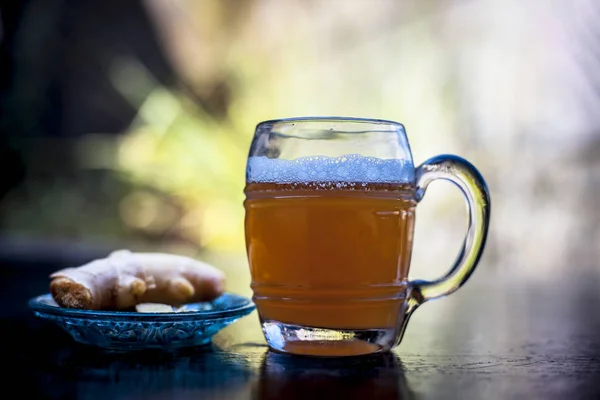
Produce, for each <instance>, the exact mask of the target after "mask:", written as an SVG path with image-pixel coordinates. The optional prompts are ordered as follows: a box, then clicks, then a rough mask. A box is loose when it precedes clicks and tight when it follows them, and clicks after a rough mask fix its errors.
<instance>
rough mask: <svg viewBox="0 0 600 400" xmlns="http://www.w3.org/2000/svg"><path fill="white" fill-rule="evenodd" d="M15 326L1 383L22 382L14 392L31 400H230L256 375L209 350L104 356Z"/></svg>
mask: <svg viewBox="0 0 600 400" xmlns="http://www.w3.org/2000/svg"><path fill="white" fill-rule="evenodd" d="M3 322H7V321H3ZM15 322H16V321H15ZM15 322H13V325H12V327H11V328H9V329H11V331H12V333H13V335H11V336H13V339H14V340H17V339H16V337H17V336H21V339H20V340H19V341H18V342H17V343H13V345H14V344H16V345H18V346H13V347H12V348H6V352H7V354H8V353H11V354H10V357H9V359H11V361H13V360H14V362H13V363H11V366H10V367H9V368H10V371H9V373H8V376H9V378H8V379H7V382H13V377H14V379H15V380H14V382H15V385H16V384H17V383H16V381H17V380H18V381H20V382H23V383H19V384H18V387H19V388H20V389H19V391H20V392H21V393H23V394H26V395H27V394H29V395H31V397H35V398H49V399H58V398H83V397H85V398H87V399H94V398H102V399H119V398H144V399H153V398H164V397H165V396H167V397H179V396H192V397H197V398H212V397H214V396H218V395H221V394H223V393H226V394H228V395H231V396H228V397H230V398H236V396H237V394H239V393H242V392H244V391H247V390H248V387H249V386H250V385H251V381H252V378H253V377H254V376H255V375H256V372H255V369H254V370H253V369H252V368H251V365H249V364H248V363H247V362H245V360H244V359H242V358H236V357H231V356H230V355H228V354H227V353H224V352H223V351H221V350H220V349H219V348H217V347H215V346H213V345H207V346H203V347H199V348H194V349H188V350H182V351H179V352H177V353H162V352H159V351H140V352H131V353H108V352H105V351H102V350H99V349H96V348H93V347H89V346H84V345H80V344H77V343H74V342H73V341H72V339H71V338H70V337H69V336H68V335H67V334H66V333H64V332H62V331H61V330H60V329H58V328H56V327H54V326H52V325H50V324H48V323H46V322H37V321H32V322H31V323H30V324H29V325H30V326H29V327H26V326H22V327H16V326H15V325H14V323H15ZM33 325H35V326H33ZM5 328H6V327H5ZM15 328H16V329H19V330H20V331H21V334H19V333H18V332H17V331H16V329H15ZM31 332H35V333H36V336H35V337H33V336H32V335H33V334H32V333H31ZM9 386H10V384H9ZM25 397H30V396H25Z"/></svg>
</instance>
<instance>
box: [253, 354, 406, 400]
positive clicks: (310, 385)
mask: <svg viewBox="0 0 600 400" xmlns="http://www.w3.org/2000/svg"><path fill="white" fill-rule="evenodd" d="M315 396H316V397H318V398H326V397H330V398H339V399H344V400H351V399H396V400H398V399H403V400H410V399H414V398H415V395H414V393H413V392H412V390H411V389H410V387H409V385H408V382H407V380H406V377H405V375H404V369H403V367H402V362H401V361H400V359H399V358H398V356H396V355H395V354H394V353H385V354H373V355H369V356H366V357H354V358H344V359H343V361H342V359H339V358H330V359H318V360H315V359H314V358H309V357H294V358H293V359H292V358H290V357H289V356H286V355H283V354H276V353H273V352H268V353H267V354H266V355H265V357H264V359H263V361H262V365H261V367H260V376H259V378H258V380H257V381H256V383H255V385H254V387H253V390H252V399H255V400H269V399H288V400H291V399H303V400H305V399H310V398H314V397H315Z"/></svg>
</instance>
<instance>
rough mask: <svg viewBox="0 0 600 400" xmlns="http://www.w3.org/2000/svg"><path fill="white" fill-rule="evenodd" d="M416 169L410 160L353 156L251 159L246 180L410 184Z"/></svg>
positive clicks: (263, 181) (264, 181)
mask: <svg viewBox="0 0 600 400" xmlns="http://www.w3.org/2000/svg"><path fill="white" fill-rule="evenodd" d="M414 176H415V172H414V166H413V164H412V162H410V161H406V160H384V159H380V158H375V157H366V156H361V155H358V154H351V155H346V156H342V157H335V158H334V157H326V156H312V157H302V158H297V159H295V160H283V159H279V158H267V157H250V158H249V159H248V166H247V169H246V180H247V181H248V182H259V183H305V182H355V183H356V182H358V183H361V182H367V183H410V182H413V181H414Z"/></svg>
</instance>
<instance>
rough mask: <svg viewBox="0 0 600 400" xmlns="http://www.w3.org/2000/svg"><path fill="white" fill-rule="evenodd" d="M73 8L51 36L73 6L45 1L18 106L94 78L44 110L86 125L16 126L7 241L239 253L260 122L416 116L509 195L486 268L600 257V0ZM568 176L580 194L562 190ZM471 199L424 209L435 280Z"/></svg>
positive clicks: (419, 152)
mask: <svg viewBox="0 0 600 400" xmlns="http://www.w3.org/2000/svg"><path fill="white" fill-rule="evenodd" d="M34 2H35V1H33V0H32V3H34ZM38 3H40V4H44V2H43V1H41V0H39V1H38ZM134 3H135V4H139V5H142V6H143V7H142V6H140V7H138V8H135V7H133V6H132V4H134ZM69 4H70V6H69V8H68V10H67V11H68V12H67V11H64V13H63V14H64V15H67V16H70V18H75V17H76V18H75V19H77V21H76V23H73V24H71V25H69V27H70V30H67V31H68V33H69V34H68V35H62V36H61V34H60V32H63V31H64V29H63V28H64V27H62V26H59V27H58V28H56V29H54V30H55V31H58V32H59V33H55V34H54V35H50V33H49V32H51V31H52V29H51V27H52V26H53V25H52V24H53V23H56V24H57V25H59V22H60V21H62V19H61V18H63V19H64V18H66V17H64V16H63V17H60V15H59V14H60V13H58V11H56V8H51V7H48V6H47V5H45V6H44V8H43V10H42V11H40V12H39V13H38V14H39V15H41V16H53V18H51V19H49V18H41V17H40V18H39V20H38V22H40V21H45V24H41V22H40V23H39V27H40V28H39V29H38V26H37V25H36V24H33V25H31V24H30V25H27V24H24V25H23V26H29V27H30V28H31V29H30V30H31V31H36V29H37V33H38V35H37V36H35V35H33V34H31V32H30V33H29V34H28V35H24V38H22V39H21V43H22V45H21V46H22V49H23V50H22V54H21V53H19V54H21V58H22V59H21V64H19V65H20V66H21V68H19V69H17V70H16V76H17V77H18V75H19V73H21V74H22V76H21V78H20V80H18V79H17V80H14V81H15V82H22V87H21V88H24V89H27V90H24V89H23V90H21V89H19V90H15V93H17V94H19V95H21V97H22V94H23V93H26V94H27V96H29V97H27V98H26V99H25V100H23V103H21V107H20V108H18V110H17V111H18V113H17V112H15V113H12V115H14V116H17V117H18V119H19V121H21V123H22V125H23V126H27V127H29V126H31V125H32V123H31V121H32V120H33V117H32V116H35V115H36V112H38V111H39V108H40V107H41V106H40V105H39V104H40V102H39V101H37V100H38V97H41V95H39V94H40V93H42V91H41V90H38V88H37V87H34V86H32V83H31V82H38V83H39V82H42V81H44V80H45V79H47V76H49V75H50V72H49V71H55V75H63V76H67V77H70V76H76V77H77V80H75V81H73V82H67V83H66V84H62V85H60V87H61V88H62V91H59V93H60V96H54V97H50V99H51V101H50V103H51V104H52V105H54V108H51V109H50V111H49V112H47V115H46V117H45V119H44V121H46V122H47V121H53V118H58V117H57V115H58V114H59V113H64V114H65V115H67V116H68V117H69V118H65V119H66V120H67V122H70V124H65V125H64V126H61V128H60V129H57V131H60V132H67V133H68V135H67V134H65V135H67V136H69V135H71V136H69V137H62V138H58V137H52V135H46V136H44V137H43V138H42V139H40V137H39V136H31V137H29V139H27V140H24V139H21V138H17V140H16V142H15V141H14V137H11V140H13V142H11V144H10V146H11V148H13V149H14V148H18V149H19V151H20V154H21V156H22V158H23V163H24V164H25V165H26V166H27V168H26V177H25V179H24V180H23V182H22V184H21V185H20V186H18V187H16V188H14V189H13V190H12V191H11V192H10V193H8V195H7V196H6V197H5V198H4V199H2V201H0V216H1V224H2V225H1V228H2V229H3V230H5V231H7V232H9V233H20V234H31V235H43V236H47V237H50V236H64V237H71V238H86V239H90V240H92V239H93V240H112V241H117V242H118V243H137V244H140V245H142V244H145V245H150V246H158V245H161V246H164V245H168V246H179V248H181V247H185V248H189V249H193V250H194V251H195V250H202V249H212V250H222V251H225V250H226V251H235V252H240V253H241V252H243V251H244V245H243V215H244V210H243V206H242V202H243V199H244V196H243V187H244V170H245V162H246V155H247V151H248V147H249V144H250V141H251V138H252V133H253V130H254V127H255V125H256V124H257V123H258V122H260V121H262V120H265V119H272V118H282V117H292V116H308V115H341V116H355V117H371V118H384V119H392V120H397V121H400V122H402V123H404V125H405V126H406V128H407V133H408V136H409V140H410V144H411V147H412V151H413V155H414V159H415V162H416V163H417V164H418V163H420V162H422V161H423V160H425V159H426V158H428V157H430V156H433V155H435V154H439V153H456V154H459V155H461V156H463V157H465V158H467V159H469V160H470V161H472V162H473V164H475V165H476V166H477V167H478V169H479V170H480V171H481V172H482V174H483V175H484V177H485V178H486V180H487V182H488V185H489V187H490V189H491V192H492V203H493V204H494V210H493V214H492V225H491V232H490V236H489V240H488V245H487V248H486V252H485V256H484V257H485V260H486V262H488V263H489V264H492V265H502V266H503V267H504V266H513V265H514V266H522V265H527V266H528V268H525V269H523V273H526V274H529V275H530V276H531V277H532V279H542V278H541V277H543V276H544V275H543V274H539V273H537V272H538V271H539V270H540V269H544V268H547V266H548V265H562V264H565V265H566V264H568V260H569V259H570V257H571V256H573V255H574V254H576V255H578V256H581V257H584V258H585V260H588V261H586V262H588V263H589V264H590V265H592V264H593V265H597V263H596V261H597V259H598V257H599V256H600V244H599V243H600V233H599V231H598V230H597V229H596V228H597V225H598V218H600V212H598V210H597V209H596V208H594V207H595V206H594V205H595V204H597V203H598V201H599V200H598V199H599V196H600V189H599V188H600V187H599V186H598V181H599V180H598V176H600V174H599V171H600V169H598V165H599V161H598V160H599V156H598V155H599V154H600V151H599V150H598V149H599V148H600V147H599V146H600V144H599V143H600V141H599V140H598V139H597V138H598V137H599V133H600V113H598V112H597V110H598V109H599V108H598V107H599V106H600V96H598V93H600V92H599V91H598V87H599V86H598V79H597V78H598V73H597V68H596V66H597V65H598V59H597V54H596V53H597V52H595V50H596V49H597V48H598V45H597V43H596V42H594V39H593V38H594V37H595V38H597V37H598V32H599V31H598V24H597V20H598V16H599V15H600V7H598V6H597V4H596V3H595V2H593V1H592V0H581V1H580V2H572V3H571V2H560V1H548V2H522V1H519V0H507V1H503V2H497V1H494V0H477V1H467V0H452V1H445V0H431V1H419V0H407V1H393V0H373V1H361V0H354V1H352V0H348V1H327V0H311V1H303V0H289V1H285V2H283V1H279V0H253V1H243V2H241V1H222V0H202V1H196V0H139V1H136V2H134V1H132V2H125V3H122V2H115V3H114V4H113V3H112V2H108V3H100V2H72V3H69ZM111 4H112V6H111V7H112V9H111V10H112V11H107V10H109V9H110V7H109V5H111ZM78 7H79V8H86V10H85V13H84V12H83V11H81V13H83V14H82V15H79V14H77V13H76V12H75V11H74V10H75V9H77V8H78ZM140 9H141V10H143V12H140ZM81 13H80V14H81ZM59 17H60V18H59ZM140 18H141V22H140ZM52 21H54V22H52ZM56 21H58V22H56ZM148 21H150V22H148ZM32 27H33V28H32ZM34 28H36V29H34ZM42 28H43V29H42ZM59 28H60V29H59ZM47 38H50V39H51V40H50V39H47ZM34 39H35V40H34ZM61 43H71V44H72V47H73V49H74V50H73V51H71V52H70V53H68V54H67V55H63V56H62V61H61V62H62V63H64V64H65V65H66V66H67V67H69V68H64V65H62V64H61V65H59V66H55V65H51V66H52V68H51V67H50V66H48V67H47V68H46V67H44V68H42V69H41V72H43V73H37V72H36V70H35V68H33V67H32V66H46V65H47V64H48V65H50V64H51V61H52V60H53V57H54V56H55V54H59V53H55V52H54V51H55V49H56V46H57V45H58V44H61ZM24 44H28V45H27V46H25V45H24ZM34 49H45V51H44V52H39V51H35V50H34ZM590 49H591V50H593V51H590ZM113 50H114V51H113ZM41 53H44V54H46V55H47V58H43V59H42V58H39V57H40V56H39V54H41ZM157 53H161V54H159V56H160V57H158V56H156V54H157ZM19 54H17V55H19ZM148 54H154V55H155V56H149V55H148ZM584 55H585V56H584ZM163 58H164V59H165V60H168V62H162V61H161V60H163ZM157 59H158V60H159V61H157ZM90 60H92V61H93V63H92V64H91V67H89V66H88V65H87V64H86V62H89V61H90ZM165 64H168V68H167V66H165ZM23 66H25V67H27V68H23ZM88 67H89V68H88ZM92 67H93V68H92ZM61 68H62V69H61ZM90 70H94V71H97V75H92V74H91V73H90V72H89V71H90ZM23 71H24V72H23ZM27 71H29V75H27V74H26V73H25V72H27ZM65 71H66V72H65ZM165 71H167V72H168V73H166V72H165ZM0 72H2V71H0ZM67 72H68V73H67ZM75 72H76V73H75ZM92 76H93V78H91V77H92ZM28 77H29V78H31V77H34V78H36V79H29V78H28ZM94 82H95V83H97V84H96V86H94V85H93V83H94ZM46 86H48V88H49V89H48V88H46V87H45V86H44V88H43V89H48V92H49V93H54V92H53V90H55V87H54V86H52V85H50V84H47V85H46ZM100 89H102V90H100ZM77 90H79V91H77ZM113 92H114V93H113ZM73 93H75V94H73ZM98 93H101V94H103V95H98ZM106 93H112V95H111V96H112V97H110V96H108V95H107V94H106ZM68 94H71V97H70V98H71V102H66V101H65V98H66V97H68V96H67V95H68ZM17 97H18V96H17ZM79 103H84V104H85V105H86V108H82V107H79ZM23 104H25V106H23ZM106 110H111V112H106ZM128 110H130V111H131V113H130V112H129V111H128ZM119 113H120V114H119ZM116 114H118V115H120V116H121V117H120V118H115V119H114V120H113V119H111V118H112V117H114V115H116ZM129 114H131V118H129ZM17 117H15V118H17ZM128 118H129V119H128ZM90 120H94V121H96V125H95V126H94V128H90V127H88V125H86V122H87V121H90ZM115 120H118V121H121V122H122V121H126V123H122V124H121V125H119V124H115V122H114V121H115ZM106 121H108V122H107V123H106V124H103V123H104V122H106ZM73 126H77V127H80V129H79V131H77V130H74V129H72V127H73ZM82 126H83V128H81V127H82ZM114 126H118V127H119V129H112V130H111V129H109V128H114ZM13 128H14V125H11V128H10V129H13ZM28 129H29V128H28ZM30 130H33V131H35V129H34V128H31V129H30ZM7 131H8V130H7ZM75 131H77V132H79V133H83V134H77V135H75V134H74V133H73V132H75ZM115 131H116V133H118V134H115ZM51 133H52V132H51ZM47 136H50V137H47ZM55 136H56V135H55ZM0 150H2V149H0ZM1 154H4V153H2V151H0V155H1ZM567 187H568V188H569V190H570V191H571V192H574V193H577V195H574V196H565V195H564V190H565V189H564V188H567ZM446 189H447V190H446ZM463 207H464V206H463V203H462V200H461V198H460V195H459V193H458V192H456V191H455V190H454V188H447V187H444V185H443V184H441V185H439V186H438V185H437V183H436V184H435V185H432V187H431V188H430V189H429V190H428V195H427V196H426V198H425V200H424V201H423V202H422V204H421V205H420V207H419V211H418V218H417V227H416V230H415V243H416V244H417V245H416V246H415V254H414V257H413V258H414V260H415V261H414V263H415V264H418V265H432V266H435V267H434V269H435V270H434V269H432V270H431V271H429V272H430V274H431V277H435V276H439V275H440V274H441V273H442V272H443V271H444V268H445V267H446V266H447V265H450V263H451V261H452V259H453V256H454V255H455V252H456V249H458V248H459V244H460V240H461V239H462V234H458V233H460V232H463V230H464V224H465V222H464V213H463V211H464V208H463ZM565 210H569V211H571V210H576V212H574V211H573V212H565ZM557 226H558V227H560V228H556V227H557ZM582 232H586V234H585V235H583V234H582ZM567 238H578V239H577V240H567ZM419 243H427V245H426V246H423V245H419ZM517 250H518V251H517ZM582 255H583V256H582ZM557 260H563V261H564V262H559V261H557ZM594 263H595V264H594ZM437 266H439V268H438V267H437ZM419 275H420V276H421V271H419Z"/></svg>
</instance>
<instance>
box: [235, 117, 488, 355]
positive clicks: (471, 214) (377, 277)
mask: <svg viewBox="0 0 600 400" xmlns="http://www.w3.org/2000/svg"><path fill="white" fill-rule="evenodd" d="M436 179H446V180H448V181H450V182H452V183H454V184H455V185H456V186H457V187H458V188H459V189H460V190H461V192H462V193H463V195H464V196H465V199H466V202H467V205H468V222H469V223H468V229H467V233H466V237H465V240H464V243H463V246H462V248H461V250H460V252H459V255H458V257H457V259H456V261H455V262H454V265H453V266H452V267H451V268H450V270H449V271H448V273H447V274H446V275H445V276H444V277H442V278H441V279H438V280H436V281H432V282H426V281H409V280H408V271H409V267H410V258H411V251H412V244H413V229H414V223H415V208H416V205H417V203H418V202H419V201H420V200H421V198H422V197H423V195H424V194H425V190H426V189H427V186H428V185H429V183H431V182H432V181H433V180H436ZM245 193H246V200H245V202H244V206H245V209H246V220H245V233H246V247H247V254H248V260H249V264H250V271H251V276H252V284H251V287H252V290H253V293H254V296H253V299H254V302H255V303H256V306H257V310H258V313H259V316H260V321H261V324H262V329H263V332H264V335H265V338H266V340H267V342H268V344H269V347H270V348H271V349H273V350H276V351H280V352H285V353H291V354H300V355H311V356H355V355H363V354H371V353H377V352H384V351H388V350H390V349H392V348H393V347H395V346H397V345H398V344H400V341H401V340H402V336H403V333H404V330H405V328H406V325H407V322H408V320H409V317H410V315H411V314H412V312H413V311H414V310H415V309H416V308H417V307H418V306H419V305H421V304H423V303H424V302H426V301H428V300H432V299H436V298H439V297H442V296H446V295H448V294H450V293H452V292H454V291H455V290H457V289H458V288H459V287H460V286H462V285H463V284H464V283H465V282H466V280H467V279H468V278H469V276H470V275H471V273H472V272H473V271H474V269H475V267H476V266H477V263H478V261H479V259H480V256H481V254H482V252H483V248H484V246H485V241H486V236H487V231H488V225H489V217H490V196H489V192H488V189H487V186H486V183H485V181H484V179H483V178H482V176H481V174H480V173H479V172H478V171H477V170H476V169H475V167H474V166H473V165H471V164H470V163H469V162H468V161H466V160H464V159H462V158H460V157H457V156H452V155H440V156H437V157H433V158H431V159H429V160H427V161H425V162H424V163H423V164H422V165H420V166H419V167H417V168H416V169H415V167H414V164H413V159H412V154H411V151H410V146H409V144H408V139H407V137H406V133H405V130H404V127H403V126H402V125H401V124H399V123H397V122H392V121H383V120H373V119H357V118H338V117H319V118H291V119H281V120H273V121H265V122H262V123H260V124H258V126H257V127H256V133H255V135H254V139H253V141H252V145H251V147H250V154H249V158H248V163H247V169H246V188H245Z"/></svg>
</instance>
